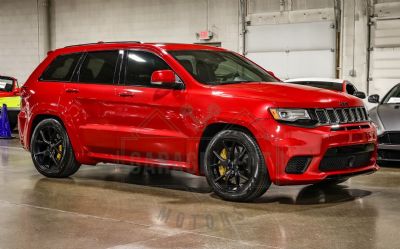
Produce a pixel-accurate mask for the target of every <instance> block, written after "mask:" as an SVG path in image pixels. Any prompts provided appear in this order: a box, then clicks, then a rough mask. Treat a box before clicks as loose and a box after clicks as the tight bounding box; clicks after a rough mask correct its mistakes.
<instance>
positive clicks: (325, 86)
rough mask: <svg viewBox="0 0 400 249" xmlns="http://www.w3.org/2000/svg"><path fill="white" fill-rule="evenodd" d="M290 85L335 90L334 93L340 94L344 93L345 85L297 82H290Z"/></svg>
mask: <svg viewBox="0 0 400 249" xmlns="http://www.w3.org/2000/svg"><path fill="white" fill-rule="evenodd" d="M288 83H291V84H298V85H303V86H312V87H317V88H322V89H328V90H333V91H339V92H342V91H343V84H342V83H336V82H315V81H297V82H288Z"/></svg>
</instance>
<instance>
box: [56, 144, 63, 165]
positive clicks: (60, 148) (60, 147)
mask: <svg viewBox="0 0 400 249" xmlns="http://www.w3.org/2000/svg"><path fill="white" fill-rule="evenodd" d="M57 149H58V153H57V160H58V161H60V160H61V157H62V150H63V147H62V145H61V144H60V145H59V146H58V148H57Z"/></svg>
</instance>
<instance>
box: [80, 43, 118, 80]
mask: <svg viewBox="0 0 400 249" xmlns="http://www.w3.org/2000/svg"><path fill="white" fill-rule="evenodd" d="M117 60H118V51H100V52H89V53H88V54H87V55H86V57H85V59H84V61H83V63H82V66H81V69H80V72H79V79H78V82H84V83H103V84H108V83H113V81H114V73H115V69H116V66H117Z"/></svg>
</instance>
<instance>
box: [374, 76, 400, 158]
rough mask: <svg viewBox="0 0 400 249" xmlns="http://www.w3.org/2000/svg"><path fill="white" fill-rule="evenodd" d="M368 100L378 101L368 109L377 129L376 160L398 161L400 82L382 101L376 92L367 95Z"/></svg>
mask: <svg viewBox="0 0 400 249" xmlns="http://www.w3.org/2000/svg"><path fill="white" fill-rule="evenodd" d="M368 101H369V102H370V103H378V106H376V107H374V108H372V109H371V110H370V111H369V115H370V118H371V119H372V121H373V122H374V123H375V124H376V126H377V129H378V143H379V144H378V160H379V161H381V163H385V162H390V161H392V162H393V161H394V162H396V161H397V162H399V163H400V83H399V84H397V85H396V86H395V87H393V88H392V89H391V90H390V91H389V92H388V93H387V94H386V96H385V97H384V98H383V99H382V101H380V97H379V95H377V94H374V95H371V96H369V98H368Z"/></svg>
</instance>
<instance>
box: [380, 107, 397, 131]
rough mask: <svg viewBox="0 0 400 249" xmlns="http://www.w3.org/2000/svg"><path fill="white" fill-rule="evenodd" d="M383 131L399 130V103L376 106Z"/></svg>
mask: <svg viewBox="0 0 400 249" xmlns="http://www.w3.org/2000/svg"><path fill="white" fill-rule="evenodd" d="M374 111H376V112H377V114H378V117H379V119H380V121H381V123H382V125H383V127H384V129H385V131H400V104H383V105H379V106H377V107H376V110H374Z"/></svg>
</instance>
